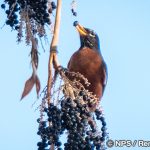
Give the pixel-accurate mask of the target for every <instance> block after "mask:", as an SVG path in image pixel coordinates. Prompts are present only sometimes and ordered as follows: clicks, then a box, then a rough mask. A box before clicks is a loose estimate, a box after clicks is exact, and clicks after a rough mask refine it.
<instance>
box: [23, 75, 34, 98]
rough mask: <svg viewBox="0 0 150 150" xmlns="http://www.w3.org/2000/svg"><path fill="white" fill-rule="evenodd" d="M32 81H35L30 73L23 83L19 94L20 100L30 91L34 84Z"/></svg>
mask: <svg viewBox="0 0 150 150" xmlns="http://www.w3.org/2000/svg"><path fill="white" fill-rule="evenodd" d="M34 83H35V81H34V78H33V75H32V76H31V77H30V78H29V79H28V80H27V81H26V83H25V86H24V90H23V93H22V96H21V100H22V99H23V98H24V97H25V96H27V95H28V94H29V93H30V91H31V90H32V88H33V86H34Z"/></svg>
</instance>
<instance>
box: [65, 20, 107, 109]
mask: <svg viewBox="0 0 150 150" xmlns="http://www.w3.org/2000/svg"><path fill="white" fill-rule="evenodd" d="M74 26H75V27H76V29H77V31H78V32H79V35H80V43H81V46H80V48H79V50H77V51H76V52H75V53H74V54H73V55H72V56H71V58H70V61H69V63H68V70H69V71H72V72H79V73H81V74H82V75H84V77H86V78H87V79H88V81H89V82H90V83H91V84H90V86H88V87H86V85H84V86H85V89H87V90H89V92H92V93H93V94H94V95H96V97H97V99H98V101H97V103H96V104H95V105H93V106H92V108H91V110H92V111H94V110H95V109H96V107H97V105H98V104H99V102H100V100H101V98H102V96H103V93H104V89H105V86H106V83H107V66H106V63H105V61H104V59H103V57H102V54H101V51H100V43H99V38H98V35H97V34H96V33H95V32H94V31H93V30H91V29H88V28H85V27H83V26H81V25H80V24H79V23H78V22H77V21H75V22H74Z"/></svg>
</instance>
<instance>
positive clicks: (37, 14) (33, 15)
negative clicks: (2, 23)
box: [1, 0, 56, 30]
mask: <svg viewBox="0 0 150 150" xmlns="http://www.w3.org/2000/svg"><path fill="white" fill-rule="evenodd" d="M6 5H8V9H7V10H5V9H6ZM1 8H2V9H4V10H5V13H6V15H7V21H6V24H7V25H10V26H11V27H15V29H16V30H17V29H18V23H19V21H18V18H19V15H21V13H22V12H26V13H27V15H28V17H29V20H34V21H36V22H37V23H38V24H40V25H42V26H44V25H45V24H51V20H50V18H49V13H52V11H53V10H55V9H56V4H55V2H54V1H52V2H49V1H48V0H5V4H2V5H1ZM50 10H51V11H50ZM18 11H19V13H18ZM20 18H21V16H20Z"/></svg>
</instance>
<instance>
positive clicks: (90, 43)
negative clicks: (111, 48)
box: [74, 21, 100, 50]
mask: <svg viewBox="0 0 150 150" xmlns="http://www.w3.org/2000/svg"><path fill="white" fill-rule="evenodd" d="M74 26H75V27H76V29H77V30H78V32H79V35H80V41H81V47H88V48H91V49H95V50H100V43H99V38H98V35H97V34H96V33H95V32H94V31H93V30H91V29H88V28H85V27H83V26H81V25H80V24H79V23H78V22H77V21H75V22H74Z"/></svg>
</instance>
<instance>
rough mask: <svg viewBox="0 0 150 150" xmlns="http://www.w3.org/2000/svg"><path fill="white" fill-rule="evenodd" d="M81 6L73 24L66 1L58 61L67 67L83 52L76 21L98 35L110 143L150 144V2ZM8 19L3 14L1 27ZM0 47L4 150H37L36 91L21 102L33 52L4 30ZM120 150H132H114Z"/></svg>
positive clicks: (0, 140) (97, 0) (101, 0)
mask: <svg viewBox="0 0 150 150" xmlns="http://www.w3.org/2000/svg"><path fill="white" fill-rule="evenodd" d="M0 2H1V3H2V0H1V1H0ZM77 2H78V7H77V8H78V9H77V12H78V17H77V18H74V17H72V14H71V12H70V3H71V0H70V1H66V0H63V10H62V22H61V32H60V41H59V55H58V56H59V60H60V62H61V64H62V65H63V66H67V62H68V61H69V58H70V56H71V55H72V54H73V52H75V51H76V50H77V49H78V48H79V46H80V45H79V44H80V42H79V36H78V33H77V32H76V30H75V28H74V27H73V25H72V24H73V21H75V20H78V21H79V22H80V23H81V24H82V25H83V26H85V27H88V28H91V29H94V30H95V31H96V32H97V34H98V35H99V37H100V41H101V51H102V54H103V57H104V59H105V61H106V63H107V65H108V73H109V78H108V85H107V87H106V91H105V93H104V97H103V100H102V106H103V109H104V112H105V116H106V120H107V124H108V131H109V133H110V138H112V139H117V140H123V139H128V140H139V139H142V140H149V141H150V130H149V127H150V108H149V107H150V1H149V0H92V1H88V0H78V1H77ZM5 19H6V15H5V13H4V11H3V10H1V9H0V26H3V24H4V21H5ZM48 36H51V35H50V34H49V35H48ZM49 41H50V38H49ZM0 45H1V47H0V52H1V53H0V70H1V71H0V95H1V96H0V149H1V150H10V149H12V150H20V149H21V150H36V149H37V146H36V143H37V142H38V141H39V137H38V136H37V135H36V132H37V129H38V124H37V122H36V119H37V118H38V116H39V112H38V111H36V112H35V111H34V110H35V109H36V106H37V105H35V106H34V107H33V108H31V105H32V104H33V103H34V101H35V100H36V94H35V88H34V89H33V90H32V92H31V94H30V95H29V96H28V97H26V98H25V99H24V100H23V101H22V102H20V101H19V100H20V97H21V93H22V90H23V87H24V83H25V81H26V80H27V79H28V78H29V77H30V75H31V73H32V69H31V65H30V57H29V53H30V47H29V46H28V47H26V45H25V44H24V43H21V44H19V45H17V43H16V32H15V31H14V32H11V29H10V28H9V27H7V26H5V27H4V28H3V29H1V30H0ZM45 48H46V52H45V53H44V52H43V50H42V49H41V48H40V65H39V70H38V73H39V77H40V80H41V84H42V88H44V87H45V85H46V82H47V63H48V56H49V45H46V47H45ZM91 61H92V60H91ZM116 149H118V150H119V149H120V150H123V149H124V150H127V149H128V148H112V150H116ZM129 149H132V150H139V149H141V150H142V149H143V150H144V149H148V148H138V147H135V148H129ZM149 149H150V148H149Z"/></svg>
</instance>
